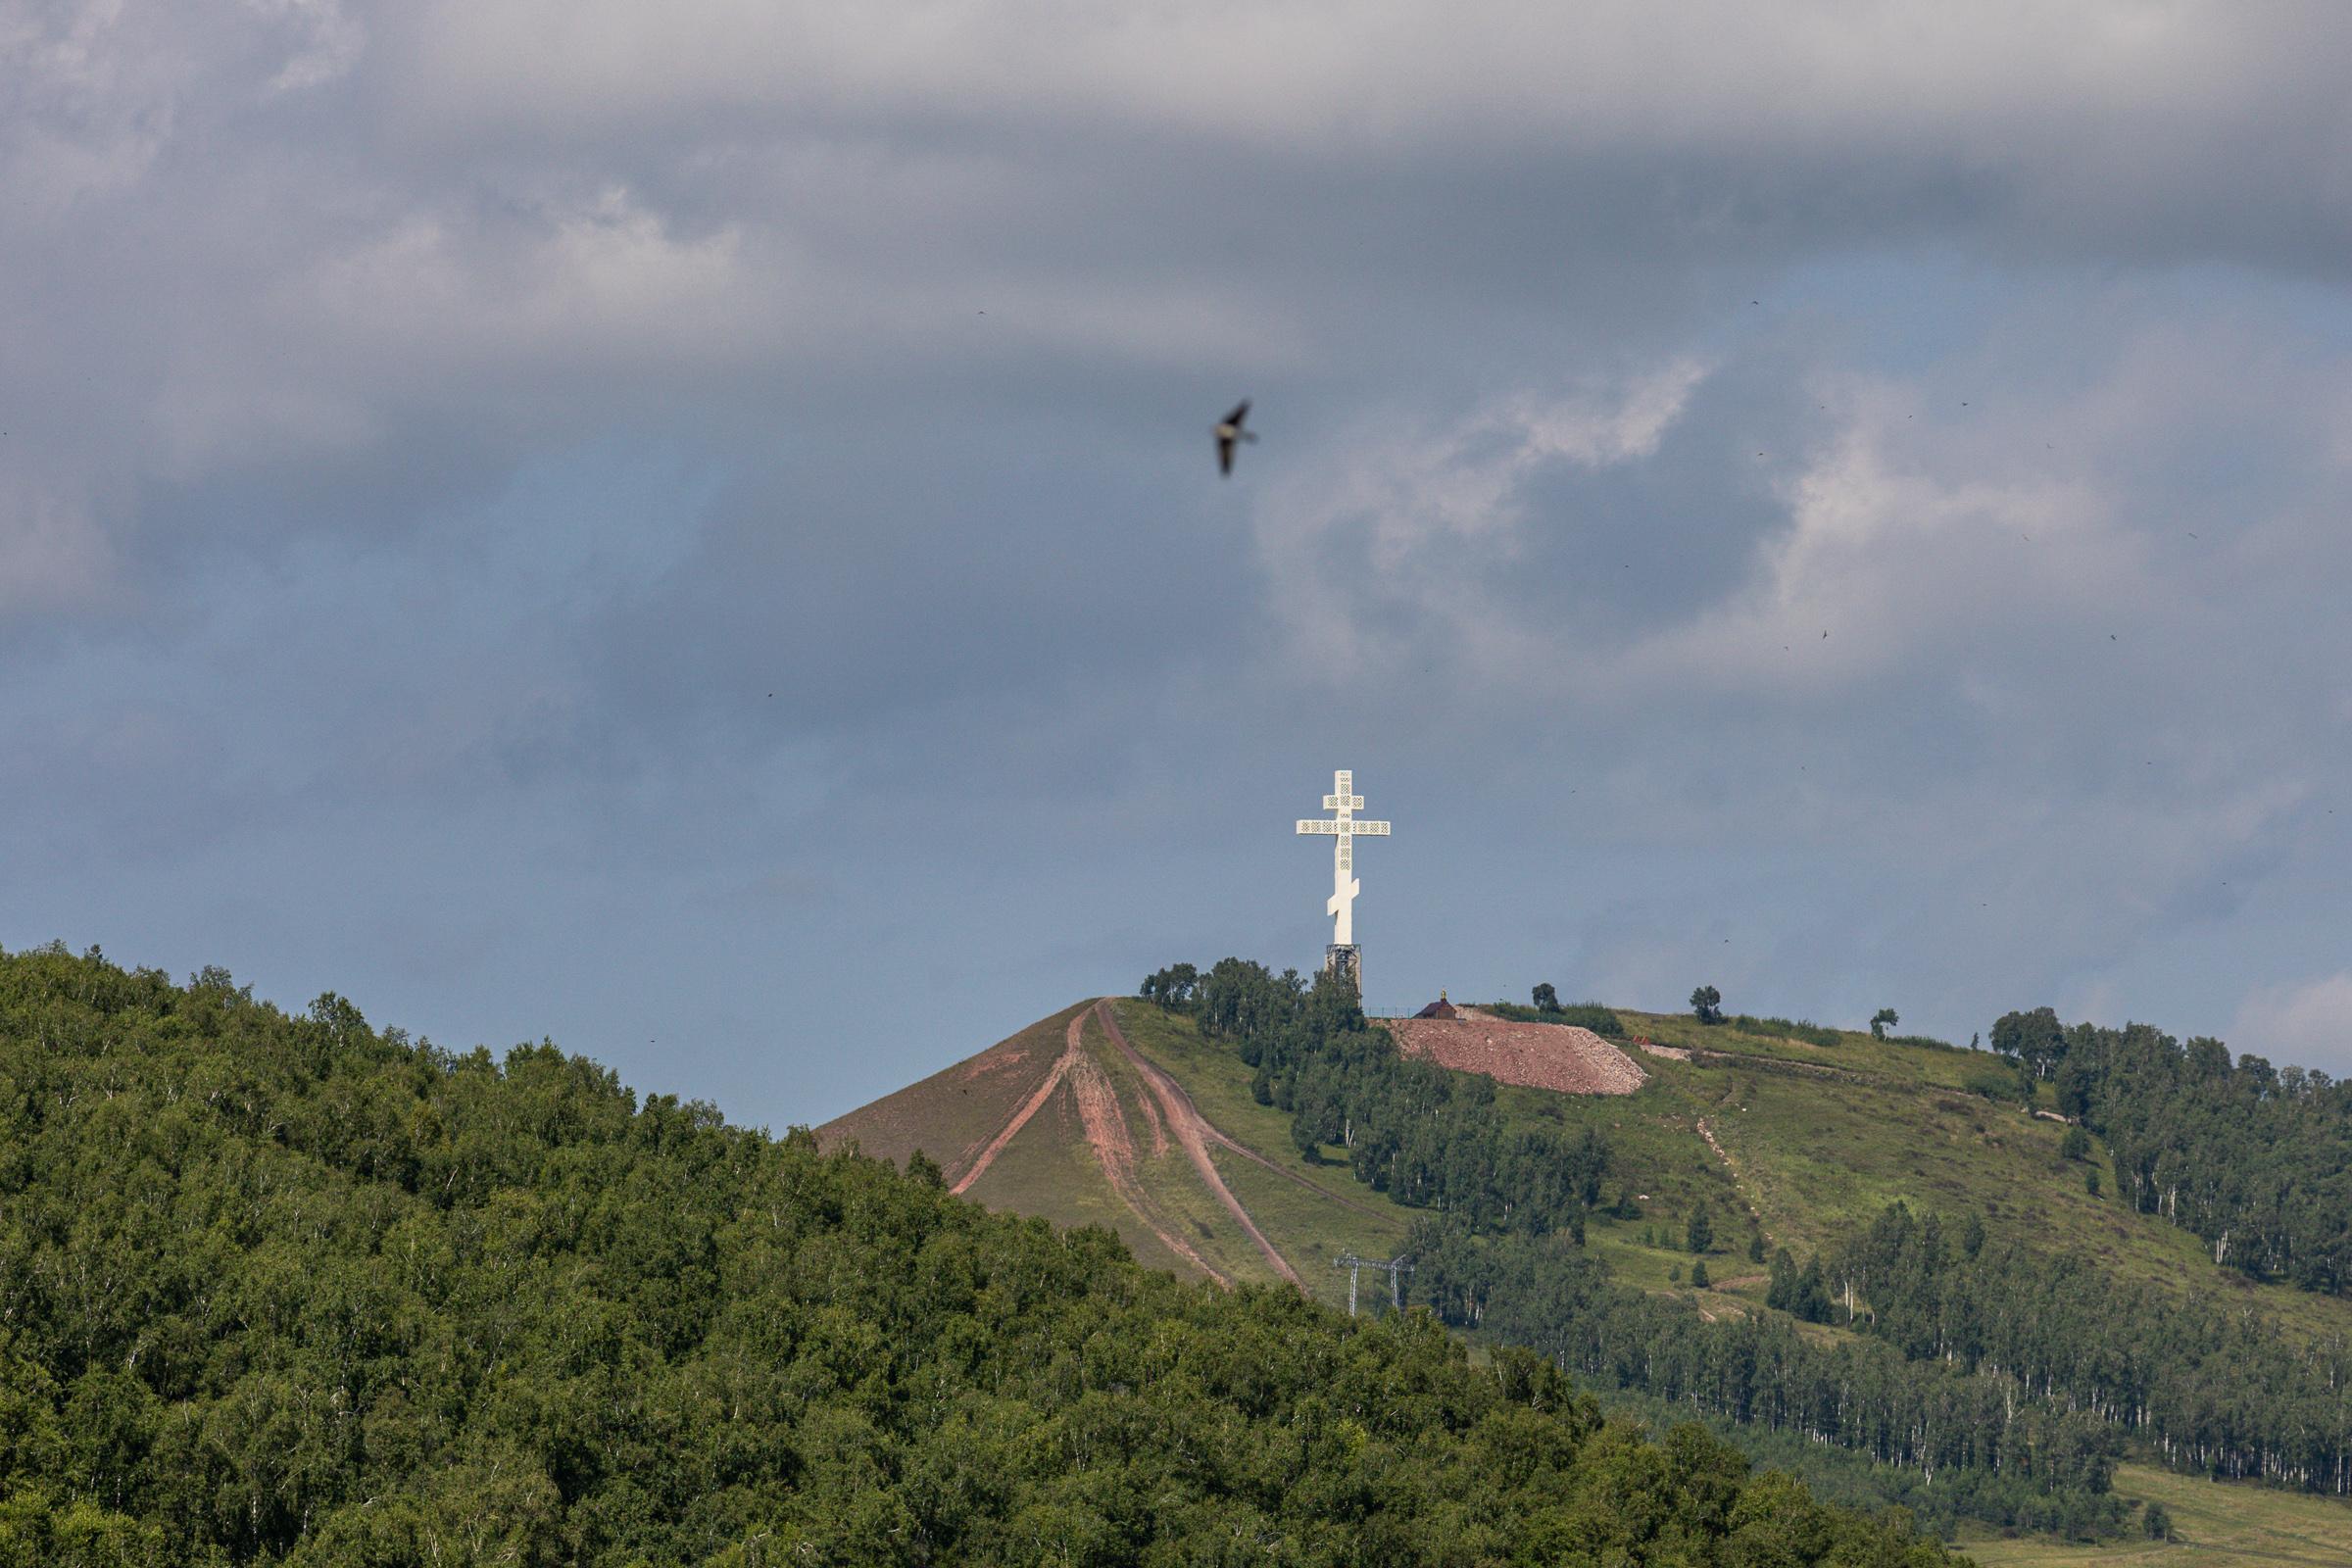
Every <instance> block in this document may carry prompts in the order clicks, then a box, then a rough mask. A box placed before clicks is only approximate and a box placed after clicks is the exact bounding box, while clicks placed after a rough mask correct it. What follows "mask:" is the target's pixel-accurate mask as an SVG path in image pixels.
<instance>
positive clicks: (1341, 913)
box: [1298, 767, 1389, 953]
mask: <svg viewBox="0 0 2352 1568" xmlns="http://www.w3.org/2000/svg"><path fill="white" fill-rule="evenodd" d="M1363 805H1364V798H1363V797H1362V796H1361V795H1358V794H1356V793H1355V775H1354V774H1353V773H1351V772H1349V771H1348V769H1346V768H1344V767H1343V768H1341V769H1340V770H1339V771H1338V772H1336V773H1334V774H1332V775H1331V793H1330V794H1329V795H1326V796H1324V797H1323V809H1325V810H1327V811H1334V812H1337V813H1338V814H1337V815H1335V816H1302V817H1299V819H1298V821H1299V832H1300V833H1301V834H1305V835H1309V836H1313V837H1320V838H1328V839H1330V840H1332V846H1331V899H1330V901H1329V902H1328V903H1326V904H1325V905H1324V906H1323V912H1324V913H1325V914H1328V915H1330V916H1331V918H1332V935H1331V945H1332V949H1333V951H1334V952H1335V953H1336V952H1338V951H1339V950H1340V949H1343V948H1345V949H1348V950H1350V951H1352V950H1353V949H1354V947H1355V914H1354V908H1355V896H1356V894H1357V893H1358V892H1359V891H1361V890H1362V888H1363V884H1362V883H1361V882H1358V881H1357V880H1356V879H1355V841H1356V840H1357V839H1358V838H1367V839H1385V838H1387V837H1388V836H1389V824H1388V823H1386V822H1359V821H1357V820H1356V819H1355V813H1356V812H1357V811H1359V810H1361V809H1363Z"/></svg>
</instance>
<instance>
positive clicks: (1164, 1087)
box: [1070, 997, 1328, 1290]
mask: <svg viewBox="0 0 2352 1568" xmlns="http://www.w3.org/2000/svg"><path fill="white" fill-rule="evenodd" d="M1094 1010H1095V1016H1096V1018H1097V1019H1099V1020H1100V1021H1101V1022H1102V1025H1103V1034H1104V1035H1106V1036H1107V1037H1108V1038H1109V1040H1110V1043H1111V1044H1112V1045H1113V1046H1116V1047H1117V1048H1118V1050H1119V1054H1121V1055H1123V1056H1125V1057H1126V1058H1127V1060H1128V1062H1129V1064H1130V1065H1132V1066H1133V1067H1134V1068H1135V1070H1136V1071H1137V1073H1139V1074H1141V1075H1142V1077H1143V1080H1144V1083H1145V1084H1146V1086H1148V1087H1149V1088H1150V1089H1151V1091H1152V1097H1153V1098H1154V1099H1156V1100H1157V1101H1158V1102H1159V1109H1160V1114H1161V1116H1162V1117H1163V1118H1164V1119H1165V1120H1166V1122H1167V1125H1168V1131H1169V1133H1170V1134H1171V1135H1172V1136H1173V1137H1174V1139H1175V1140H1176V1143H1177V1145H1178V1147H1180V1148H1181V1149H1183V1151H1184V1152H1185V1154H1186V1156H1187V1157H1188V1158H1190V1159H1191V1160H1192V1162H1193V1169H1194V1171H1195V1172H1196V1173H1198V1174H1199V1176H1200V1177H1201V1181H1202V1182H1203V1183H1204V1184H1205V1185H1206V1186H1207V1188H1208V1190H1209V1191H1210V1192H1211V1193H1213V1194H1214V1195H1215V1196H1216V1199H1217V1201H1218V1202H1220V1203H1223V1204H1224V1205H1225V1211H1226V1212H1227V1213H1229V1214H1231V1215H1232V1216H1233V1217H1234V1221H1235V1222H1236V1223H1237V1224H1239V1225H1240V1226H1241V1227H1242V1229H1243V1231H1244V1232H1246V1233H1247V1234H1248V1235H1249V1237H1250V1240H1251V1241H1252V1242H1255V1243H1256V1244H1257V1250H1259V1251H1260V1252H1263V1253H1264V1254H1265V1256H1266V1261H1267V1262H1269V1263H1271V1264H1273V1265H1274V1272H1275V1273H1277V1274H1280V1275H1281V1276H1282V1277H1283V1278H1284V1279H1286V1280H1289V1281H1290V1282H1291V1283H1292V1284H1293V1285H1296V1286H1298V1287H1299V1289H1300V1290H1304V1289H1305V1288H1306V1282H1305V1281H1303V1280H1301V1279H1300V1278H1299V1271H1298V1270H1296V1269H1294V1268H1292V1267H1291V1265H1290V1263H1289V1261H1288V1260H1287V1259H1285V1258H1284V1257H1283V1255H1282V1254H1281V1253H1280V1252H1278V1251H1276V1250H1274V1244H1273V1243H1272V1242H1269V1241H1267V1240H1266V1233H1265V1232H1263V1231H1261V1230H1259V1229H1258V1228H1257V1222H1256V1221H1255V1220H1252V1219H1251V1218H1250V1211H1249V1210H1248V1209H1246V1208H1244V1207H1243V1206H1242V1201H1241V1200H1240V1199H1238V1198H1236V1197H1234V1196H1233V1189H1232V1188H1230V1187H1228V1186H1226V1185H1225V1178H1224V1177H1222V1176H1220V1175H1218V1174H1217V1167H1216V1162H1215V1161H1214V1160H1212V1159H1210V1158H1209V1157H1208V1146H1209V1145H1210V1144H1212V1143H1213V1144H1216V1145H1219V1146H1221V1147H1223V1148H1225V1149H1230V1150H1232V1151H1234V1152H1236V1153H1239V1154H1243V1155H1245V1156H1247V1157H1249V1158H1250V1159H1256V1160H1258V1162H1259V1163H1260V1164H1264V1165H1265V1166H1266V1168H1267V1169H1269V1170H1274V1171H1280V1172H1281V1173H1282V1174H1283V1175H1285V1176H1288V1175H1290V1172H1288V1171H1284V1170H1282V1167H1281V1166H1279V1165H1275V1164H1271V1163H1270V1162H1268V1161H1265V1160H1263V1159H1260V1158H1259V1156H1258V1155H1257V1153H1256V1152H1255V1151H1253V1150H1249V1149H1245V1148H1243V1147H1242V1146H1241V1145H1240V1144H1237V1143H1235V1142H1234V1141H1233V1140H1232V1139H1230V1138H1228V1137H1226V1136H1225V1134H1223V1133H1222V1132H1220V1131H1218V1130H1217V1128H1216V1127H1215V1126H1214V1125H1213V1124H1212V1123H1210V1121H1209V1120H1208V1118H1207V1117H1205V1116H1203V1115H1201V1111H1200V1109H1199V1107H1197V1106H1196V1105H1194V1103H1193V1097H1192V1096H1190V1095H1188V1094H1186V1093H1185V1092H1184V1086H1183V1085H1181V1084H1179V1083H1177V1081H1176V1080H1175V1079H1173V1078H1171V1077H1169V1076H1168V1075H1167V1074H1166V1073H1164V1072H1162V1071H1161V1070H1160V1069H1159V1068H1158V1067H1157V1066H1156V1065H1155V1064H1153V1063H1152V1062H1151V1061H1149V1060H1147V1059H1145V1056H1144V1054H1143V1053H1142V1052H1140V1051H1138V1050H1136V1049H1135V1047H1133V1046H1131V1045H1129V1044H1128V1043H1127V1037H1126V1036H1125V1035H1124V1034H1122V1033H1120V1031H1119V1020H1118V1018H1117V1016H1116V1015H1115V1014H1114V1013H1112V1011H1111V1009H1110V999H1109V998H1107V997H1105V998H1103V999H1102V1000H1101V1001H1098V1002H1097V1003H1096V1004H1095V1009H1094ZM1079 1016H1080V1017H1081V1018H1083V1017H1084V1016H1085V1014H1084V1013H1081V1014H1079ZM1077 1038H1078V1036H1077V1028H1076V1025H1075V1024H1073V1025H1072V1026H1071V1034H1070V1039H1071V1040H1072V1042H1075V1041H1076V1040H1077ZM1305 1185H1308V1186H1312V1185H1313V1184H1311V1183H1308V1184H1305ZM1315 1191H1317V1192H1321V1191H1322V1189H1320V1188H1316V1189H1315ZM1326 1196H1328V1195H1326Z"/></svg>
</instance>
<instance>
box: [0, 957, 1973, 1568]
mask: <svg viewBox="0 0 2352 1568" xmlns="http://www.w3.org/2000/svg"><path fill="white" fill-rule="evenodd" d="M1245 1560H1247V1561H1250V1562H1272V1563H1299V1564H1332V1565H1335V1568H1336V1565H1339V1564H1404V1563H1448V1564H1454V1563H1459V1564H1472V1563H1497V1564H1499V1563H1518V1562H1525V1563H1537V1562H1555V1561H1561V1560H1570V1561H1598V1562H1612V1563H1624V1564H1646V1563H1658V1564H1669V1563H1671V1564H1676V1565H1684V1564H1690V1565H1699V1568H1715V1565H1720V1568H1766V1565H1772V1568H1779V1565H1793V1564H1814V1563H1821V1564H1838V1565H1851V1568H1878V1565H1885V1568H1929V1565H1932V1564H1939V1563H1942V1562H1944V1561H1946V1560H1947V1559H1946V1557H1945V1554H1944V1553H1943V1552H1942V1551H1941V1550H1940V1548H1937V1547H1936V1546H1934V1545H1933V1544H1923V1543H1920V1542H1918V1541H1916V1540H1914V1539H1912V1538H1911V1536H1910V1535H1909V1533H1908V1531H1907V1530H1906V1529H1905V1528H1904V1527H1903V1525H1902V1523H1901V1521H1900V1520H1899V1519H1890V1520H1888V1521H1887V1522H1884V1523H1873V1522H1870V1521H1867V1520H1865V1519H1863V1518H1861V1517H1860V1516H1858V1515H1856V1514H1854V1513H1851V1512H1848V1511H1842V1510H1838V1509H1833V1508H1828V1507H1825V1506H1822V1505H1820V1504H1818V1503H1816V1502H1815V1501H1814V1500H1813V1499H1812V1498H1811V1497H1810V1496H1809V1495H1807V1494H1806V1493H1805V1492H1804V1491H1803V1489H1802V1488H1801V1487H1800V1486H1798V1485H1797V1484H1796V1483H1794V1482H1793V1481H1790V1480H1789V1479H1788V1478H1787V1477H1785V1476H1780V1475H1774V1474H1762V1475H1751V1474H1749V1473H1748V1472H1747V1469H1746V1466H1745V1463H1744V1461H1742V1460H1741V1459H1740V1457H1739V1456H1738V1455H1737V1454H1735V1453H1734V1452H1732V1451H1731V1450H1729V1449H1727V1448H1726V1447H1724V1446H1722V1445H1721V1444H1720V1443H1718V1442H1717V1441H1715V1440H1714V1439H1712V1438H1710V1437H1709V1436H1708V1435H1707V1434H1706V1433H1705V1432H1704V1431H1702V1430H1700V1429H1699V1428H1697V1427H1695V1426H1685V1427H1681V1428H1678V1429H1676V1430H1674V1431H1672V1432H1671V1433H1669V1434H1668V1435H1667V1437H1666V1438H1665V1439H1664V1441H1662V1442H1655V1443H1653V1442H1650V1441H1647V1440H1646V1439H1644V1438H1643V1437H1642V1434H1641V1432H1640V1430H1639V1429H1638V1428H1637V1427H1635V1426H1634V1425H1633V1424H1631V1423H1629V1422H1626V1421H1623V1420H1603V1419H1602V1418H1601V1417H1600V1415H1599V1413H1598V1412H1597V1410H1596V1408H1595V1407H1594V1405H1593V1402H1592V1401H1591V1399H1590V1398H1588V1397H1581V1396H1578V1395H1576V1394H1574V1393H1573V1392H1572V1391H1571V1390H1570V1388H1569V1386H1568V1385H1567V1383H1566V1382H1565V1381H1564V1379H1563V1378H1562V1377H1561V1376H1560V1375H1559V1374H1558V1372H1557V1371H1556V1370H1555V1369H1554V1368H1553V1367H1552V1366H1551V1365H1550V1364H1549V1363H1547V1362H1545V1361H1544V1360H1542V1359H1540V1358H1537V1357H1534V1356H1530V1355H1523V1354H1511V1353H1504V1354H1501V1355H1498V1356H1497V1357H1496V1358H1495V1361H1494V1364H1493V1365H1492V1367H1490V1368H1483V1369H1482V1368H1474V1367H1472V1366H1470V1365H1469V1364H1468V1362H1467V1359H1466V1357H1465V1355H1464V1352H1463V1351H1462V1350H1461V1349H1460V1348H1458V1346H1457V1345H1456V1344H1455V1343H1454V1342H1453V1341H1451V1340H1450V1339H1448V1338H1447V1337H1446V1336H1445V1335H1444V1334H1442V1333H1441V1332H1440V1331H1439V1330H1438V1329H1437V1327H1436V1326H1435V1325H1434V1324H1433V1323H1431V1322H1430V1321H1429V1320H1428V1319H1427V1318H1425V1317H1419V1316H1407V1317H1403V1318H1393V1319H1388V1320H1383V1321H1379V1322H1372V1321H1364V1322H1356V1323H1351V1322H1349V1321H1348V1320H1346V1319H1344V1318H1340V1317H1337V1316H1335V1315H1334V1314H1332V1313H1330V1312H1328V1311H1326V1310H1324V1309H1321V1308H1318V1307H1315V1306H1313V1305H1311V1304H1310V1303H1308V1302H1306V1301H1305V1300H1303V1299H1300V1298H1299V1296H1298V1295H1297V1294H1296V1293H1294V1292H1291V1291H1287V1290H1280V1291H1277V1290H1265V1291H1245V1292H1242V1293H1238V1294H1234V1295H1226V1294H1224V1293H1221V1292H1219V1291H1216V1290H1214V1289H1212V1288H1210V1287H1207V1286H1188V1285H1183V1284H1179V1283H1178V1282H1176V1281H1175V1280H1173V1279H1172V1278H1170V1277H1168V1276H1165V1275H1156V1274H1152V1273H1149V1272H1147V1271H1145V1270H1143V1269H1140V1268H1138V1267H1137V1266H1135V1265H1134V1264H1133V1263H1132V1262H1131V1261H1130V1260H1129V1259H1128V1258H1126V1257H1125V1255H1124V1254H1123V1252H1122V1250H1120V1248H1119V1246H1118V1244H1117V1242H1116V1241H1115V1239H1113V1238H1112V1237H1110V1236H1109V1235H1108V1234H1107V1233H1104V1232H1101V1231H1093V1230H1081V1231H1073V1232H1067V1233H1057V1232H1055V1231H1054V1230H1053V1229H1052V1228H1051V1227H1050V1226H1048V1225H1046V1224H1044V1223H1043V1222H1039V1221H1022V1220H1018V1219H1013V1218H1010V1217H1003V1216H994V1215H990V1214H988V1213H986V1212H985V1211H983V1210H981V1209H979V1208H978V1207H977V1206H974V1205H970V1204H965V1203H962V1202H958V1201H954V1200H952V1199H950V1198H949V1197H948V1196H947V1195H946V1194H945V1192H944V1191H942V1190H941V1187H940V1182H939V1172H938V1168H937V1167H936V1166H935V1165H933V1164H931V1163H930V1162H929V1161H926V1160H922V1159H920V1158H919V1156H918V1157H917V1158H916V1159H913V1160H910V1161H909V1169H908V1171H907V1173H906V1174H905V1175H901V1174H899V1173H897V1172H894V1171H892V1170H891V1169H890V1168H889V1167H888V1166H885V1165H882V1164H879V1163H877V1162H874V1161H870V1160H865V1159H860V1158H858V1157H856V1156H855V1155H854V1154H837V1155H832V1156H826V1155H823V1154H820V1153H819V1152H817V1150H816V1147H815V1144H814V1141H813V1140H812V1139H811V1138H809V1136H808V1135H806V1134H805V1133H796V1134H794V1135H791V1136H788V1137H786V1138H784V1139H782V1140H772V1139H769V1138H767V1137H765V1136H764V1135H761V1134H759V1133H755V1132H749V1131H745V1130H743V1129H739V1128H734V1127H730V1126H728V1125H726V1123H725V1122H724V1121H723V1120H722V1119H721V1118H720V1117H719V1116H718V1115H717V1114H716V1113H715V1112H714V1111H712V1110H711V1109H710V1108H709V1107H708V1106H701V1105H693V1104H684V1105H682V1104H679V1103H676V1102H675V1101H674V1100H671V1099H668V1098H666V1097H654V1098H651V1099H648V1100H646V1101H645V1102H644V1103H642V1104H640V1103H637V1102H636V1101H635V1100H634V1098H633V1097H632V1096H631V1095H630V1094H629V1093H628V1092H626V1091H625V1090H623V1089H622V1088H621V1086H620V1085H619V1084H618V1083H617V1082H615V1081H614V1079H613V1075H612V1074H611V1073H610V1072H607V1071H605V1070H603V1069H601V1068H599V1067H597V1066H595V1065H594V1064H593V1063H590V1062H587V1061H584V1060H581V1059H578V1058H575V1057H566V1056H564V1054H562V1053H560V1052H558V1051H556V1050H555V1049H553V1048H552V1047H549V1046H545V1045H542V1046H538V1047H525V1048H518V1049H516V1050H515V1051H514V1052H512V1053H510V1054H507V1055H506V1057H505V1058H504V1059H503V1060H500V1059H496V1058H494V1057H492V1056H491V1054H489V1053H487V1052H484V1051H478V1050H477V1051H474V1052H471V1053H467V1054H449V1053H445V1052H442V1051H439V1050H436V1049H434V1048H433V1047H431V1046H429V1045H427V1044H425V1043H422V1042H412V1041H410V1040H408V1039H407V1038H406V1037H404V1036H403V1035H401V1034H400V1032H399V1031H397V1030H375V1029H371V1028H370V1027H369V1026H368V1023H367V1022H366V1020H365V1019H364V1018H362V1016H361V1015H360V1013H359V1012H358V1010H357V1009H355V1008H354V1007H352V1006H351V1005H350V1004H348V1003H346V1002H344V1001H342V1000H341V999H339V998H336V997H333V996H327V997H322V998H320V999H319V1002H318V1003H316V1004H315V1005H313V1006H312V1007H311V1009H310V1011H309V1013H308V1015H307V1016H302V1017H291V1016H288V1015H286V1014H284V1013H281V1012H279V1011H278V1010H277V1009H275V1008H274V1007H271V1006H270V1005H267V1004H264V1003H257V1002H255V1001H254V1000H253V999H252V998H251V996H250V995H249V994H248V993H247V992H246V991H244V990H242V989H239V988H237V987H235V986H234V985H233V984H232V983H231V982H230V981H229V979H228V977H227V976H225V975H223V974H221V973H219V972H218V971H208V972H207V973H206V974H204V975H202V976H199V977H198V979H197V981H196V982H195V983H194V984H192V985H191V986H189V987H186V988H181V987H175V986H173V985H172V984H170V983H169V982H168V981H167V980H166V979H165V978H164V977H163V976H162V975H159V974H155V973H153V972H147V971H138V972H125V971H123V970H122V969H120V968H117V967H115V966H113V965H111V964H108V963H106V962H104V961H103V960H102V959H100V958H98V957H97V956H87V957H83V958H74V957H71V956H67V955H65V954H63V953H62V952H56V951H51V952H44V953H39V954H31V955H20V956H0V1564H9V1565H15V1564H35V1563H37V1564H42V1565H50V1564H66V1565H80V1564H91V1565H94V1564H100V1563H105V1564H134V1563H135V1564H204V1565H220V1564H242V1563H284V1564H289V1565H291V1564H305V1565H309V1564H327V1563H334V1564H338V1565H340V1564H359V1565H383V1568H392V1565H407V1564H415V1563H436V1564H447V1565H470V1564H489V1563H494V1562H495V1563H501V1564H519V1565H526V1568H527V1565H535V1564H556V1563H591V1564H613V1565H615V1568H617V1565H622V1564H638V1563H647V1564H650V1563H708V1564H713V1565H731V1568H755V1565H759V1564H784V1563H795V1564H797V1563H803V1562H809V1563H835V1564H862V1563H907V1564H919V1563H930V1562H986V1563H992V1564H995V1563H1003V1564H1027V1563H1047V1562H1052V1563H1057V1564H1130V1563H1143V1564H1156V1563H1176V1562H1184V1563H1239V1562H1242V1561H1245Z"/></svg>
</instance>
